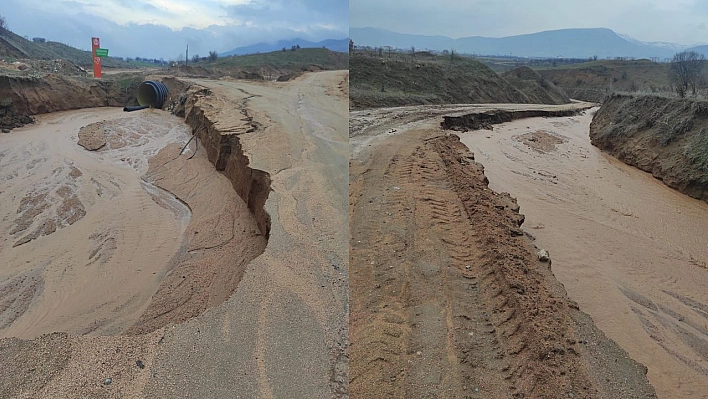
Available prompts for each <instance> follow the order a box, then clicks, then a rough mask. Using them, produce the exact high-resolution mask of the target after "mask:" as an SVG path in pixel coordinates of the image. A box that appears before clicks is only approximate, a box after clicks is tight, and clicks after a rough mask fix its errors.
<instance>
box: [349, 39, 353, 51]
mask: <svg viewBox="0 0 708 399" xmlns="http://www.w3.org/2000/svg"><path fill="white" fill-rule="evenodd" d="M353 52H354V41H352V39H349V54H351V53H353Z"/></svg>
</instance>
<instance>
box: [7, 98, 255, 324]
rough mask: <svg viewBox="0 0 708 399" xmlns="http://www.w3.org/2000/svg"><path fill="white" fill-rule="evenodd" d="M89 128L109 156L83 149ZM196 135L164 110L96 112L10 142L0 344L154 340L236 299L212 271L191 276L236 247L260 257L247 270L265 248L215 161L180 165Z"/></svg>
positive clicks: (67, 116)
mask: <svg viewBox="0 0 708 399" xmlns="http://www.w3.org/2000/svg"><path fill="white" fill-rule="evenodd" d="M87 127H88V128H89V129H92V130H94V131H96V132H100V134H101V135H102V136H103V138H104V140H103V142H102V144H101V145H98V146H95V147H93V149H96V150H97V151H93V152H90V151H87V150H86V149H84V148H83V147H81V146H79V145H78V144H77V142H78V141H79V138H78V135H79V132H80V131H84V130H85V129H87ZM189 135H190V132H189V128H188V127H187V126H186V125H185V124H184V123H183V122H182V121H181V120H180V118H176V117H173V116H170V115H169V114H167V113H165V112H162V111H156V110H148V111H144V112H140V113H133V114H125V113H123V112H122V110H120V109H91V110H82V111H72V112H62V113H57V114H51V115H46V116H42V117H40V118H39V119H38V124H37V125H35V126H32V127H25V128H22V129H17V130H15V131H13V132H12V133H11V134H8V135H4V136H3V137H2V138H1V139H2V140H1V141H2V146H1V147H0V148H1V149H0V182H2V185H1V186H0V231H2V232H3V233H2V237H1V238H0V258H1V259H2V260H3V261H2V267H0V337H18V338H35V337H37V336H40V335H42V334H47V333H51V332H54V331H62V332H67V333H70V334H77V335H82V334H93V335H115V334H121V333H125V332H126V331H128V330H129V329H130V328H131V326H132V329H133V330H134V331H148V330H150V331H152V330H154V329H155V328H157V327H158V326H162V325H164V324H167V322H178V321H182V320H183V319H185V318H188V317H191V316H194V315H196V314H198V313H199V312H201V311H203V310H204V309H205V308H206V307H207V306H213V305H214V304H218V303H220V301H223V300H224V297H225V296H228V294H230V293H231V292H232V291H233V287H229V288H225V287H218V286H216V287H214V284H213V281H212V279H216V280H218V281H221V282H223V284H224V285H229V284H231V285H233V284H234V282H233V281H228V279H224V278H223V276H218V273H216V272H213V273H211V274H210V272H209V270H210V268H209V267H202V268H201V269H200V271H199V272H195V271H192V270H191V269H192V268H193V267H195V265H199V264H201V263H204V262H208V263H209V265H211V267H212V268H214V267H219V266H223V265H220V264H219V262H217V261H215V260H214V258H217V259H221V258H224V257H226V256H229V255H232V254H233V250H229V248H230V246H233V245H236V246H239V247H240V248H248V249H249V250H251V249H252V251H249V250H244V252H245V253H244V254H240V255H243V256H242V258H243V259H246V262H247V261H248V260H250V259H252V258H253V257H255V256H257V254H258V253H260V252H262V250H263V248H264V247H265V240H264V238H263V237H260V233H259V232H258V229H257V227H255V224H254V222H253V218H252V217H250V218H249V217H248V216H249V212H248V211H247V208H245V205H244V204H243V201H240V198H238V196H237V195H236V194H235V193H234V192H233V189H232V188H231V186H230V183H229V181H228V180H227V179H226V178H224V177H223V176H219V175H218V174H217V173H216V172H215V171H214V170H213V167H212V166H211V165H210V164H209V163H208V161H207V160H206V156H205V155H204V154H202V156H201V157H195V158H194V159H193V160H192V161H190V162H191V163H190V164H189V165H187V164H186V163H185V161H186V158H187V156H188V155H184V156H182V157H181V158H179V157H178V156H177V152H178V151H179V149H181V148H182V146H183V145H184V144H185V143H186V141H187V140H188V138H189ZM170 145H171V146H170ZM165 147H168V148H167V149H165V150H163V151H160V150H161V149H163V148H165ZM174 147H178V148H177V149H176V150H175V149H174ZM190 155H191V154H190ZM198 155H199V154H198ZM166 158H168V159H166ZM168 161H173V162H172V163H171V164H169V166H168V165H167V163H168ZM176 196H179V197H180V198H177V197H176ZM217 196H218V197H220V198H222V200H220V201H218V203H214V202H215V198H216V197H217ZM231 199H232V200H231ZM239 201H240V203H239ZM239 207H240V208H239ZM207 209H209V212H207ZM243 209H246V211H245V212H243ZM237 210H240V211H241V212H238V211H237ZM207 213H208V215H207ZM224 213H227V214H229V215H230V217H229V218H220V216H222V214H224ZM234 215H239V216H234ZM215 220H216V221H215ZM205 225H208V226H209V228H202V227H205ZM200 230H201V231H200ZM254 230H255V232H254ZM198 234H201V235H198ZM241 237H255V240H254V242H251V241H249V239H247V238H244V239H243V240H241ZM241 241H243V242H241ZM234 243H235V244H234ZM214 247H218V248H219V251H218V252H219V253H220V255H219V256H215V255H214V254H213V253H209V249H210V248H214ZM239 259H241V258H239ZM207 260H208V261H207ZM222 263H223V262H222ZM226 270H228V268H227V269H226ZM175 271H177V272H179V274H180V275H179V276H176V273H175ZM171 272H172V273H171ZM222 273H223V271H222ZM215 274H216V275H215ZM204 275H207V276H208V278H204ZM235 275H236V277H232V278H233V279H236V280H238V279H239V277H240V275H239V274H238V273H236V274H235ZM197 277H200V278H202V280H204V279H206V281H202V280H200V279H198V278H197ZM175 279H178V282H179V283H176V282H175V281H174V280H175ZM166 285H168V286H169V287H171V288H165V286H166ZM185 286H186V287H189V288H180V287H185ZM195 287H196V288H195ZM204 287H210V289H209V290H206V291H208V292H209V293H210V295H206V294H201V293H202V292H203V291H205V288H204ZM185 290H188V291H189V295H184V291H185ZM175 292H177V293H180V294H175ZM205 296H206V297H208V298H204V297H205ZM175 297H177V298H175ZM169 301H171V302H172V305H171V306H168V305H165V304H164V302H169ZM177 308H179V309H180V310H176V309H177ZM158 309H159V310H158ZM155 313H160V315H161V316H162V318H158V317H156V316H155ZM145 318H149V319H150V320H151V321H150V324H149V325H147V324H148V323H147V322H146V321H145V320H144V319H145ZM136 322H138V324H136Z"/></svg>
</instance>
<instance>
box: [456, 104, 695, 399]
mask: <svg viewBox="0 0 708 399" xmlns="http://www.w3.org/2000/svg"><path fill="white" fill-rule="evenodd" d="M591 119H592V112H588V113H587V114H585V115H581V116H575V117H568V118H553V119H542V118H533V119H526V120H519V121H515V122H510V123H506V124H503V125H497V126H495V127H494V131H485V130H481V131H475V132H468V133H463V134H461V138H462V142H463V143H465V144H466V145H467V146H468V147H469V148H470V150H471V151H473V152H474V153H475V155H476V159H477V160H478V161H480V162H481V163H482V164H484V165H485V167H486V174H487V176H488V177H489V180H490V188H492V189H494V190H497V191H507V192H509V193H511V195H512V196H514V197H517V199H518V203H519V205H520V206H521V211H522V212H523V213H524V214H525V215H526V222H525V226H526V230H527V231H528V232H529V233H531V234H532V235H533V236H535V237H536V245H537V246H539V247H543V248H546V249H548V250H549V251H550V253H551V255H552V258H553V270H554V273H555V275H556V276H557V277H558V279H559V280H560V281H561V282H562V283H563V284H564V285H565V287H566V289H567V290H568V293H569V295H570V297H571V298H572V299H574V300H576V301H577V302H578V303H579V305H580V309H582V310H583V311H585V312H587V313H588V314H590V315H591V316H592V317H593V319H594V320H595V322H596V323H597V325H598V327H600V328H601V329H602V330H603V331H604V332H605V333H606V334H607V335H608V336H609V337H610V338H612V339H613V340H615V341H616V342H617V343H618V344H619V345H620V346H622V348H624V349H625V350H627V351H628V352H629V354H630V355H631V356H632V358H634V359H636V360H637V361H639V362H641V363H642V364H644V365H646V366H647V367H648V369H649V373H648V377H649V380H650V382H651V383H652V385H653V386H654V387H655V388H656V391H657V394H658V396H659V397H660V398H707V397H708V290H706V287H708V266H707V265H708V238H707V235H706V231H705V229H706V226H708V204H706V203H705V202H702V201H698V200H694V199H692V198H689V197H687V196H685V195H683V194H680V193H678V192H677V191H675V190H673V189H670V188H668V187H666V186H665V185H664V184H662V182H661V181H659V180H657V179H654V178H653V177H652V176H651V175H649V174H647V173H644V172H642V171H640V170H638V169H636V168H633V167H630V166H627V165H625V164H624V163H622V162H619V161H617V160H616V159H614V158H612V157H610V156H607V155H604V154H602V153H601V152H600V151H599V150H598V149H597V148H595V147H593V146H592V145H591V144H590V139H589V136H588V132H589V125H590V121H591Z"/></svg>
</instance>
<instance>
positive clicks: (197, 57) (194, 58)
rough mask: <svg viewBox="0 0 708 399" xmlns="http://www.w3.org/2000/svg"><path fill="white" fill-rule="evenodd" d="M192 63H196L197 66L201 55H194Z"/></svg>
mask: <svg viewBox="0 0 708 399" xmlns="http://www.w3.org/2000/svg"><path fill="white" fill-rule="evenodd" d="M192 62H193V63H195V64H196V63H197V62H199V54H194V55H193V56H192Z"/></svg>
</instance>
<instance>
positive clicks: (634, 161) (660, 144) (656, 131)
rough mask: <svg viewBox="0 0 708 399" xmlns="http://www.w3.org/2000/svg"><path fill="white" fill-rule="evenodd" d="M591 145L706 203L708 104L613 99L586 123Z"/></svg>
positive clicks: (707, 183) (616, 97)
mask: <svg viewBox="0 0 708 399" xmlns="http://www.w3.org/2000/svg"><path fill="white" fill-rule="evenodd" d="M590 139H591V141H592V144H593V145H594V146H596V147H598V148H600V149H601V150H603V151H606V152H608V153H609V154H611V155H612V156H614V157H615V158H618V159H620V160H622V161H624V162H625V163H627V164H629V165H633V166H636V167H638V168H639V169H642V170H644V171H647V172H650V173H651V174H652V175H653V176H654V177H656V178H657V179H660V180H662V181H663V182H664V183H665V184H666V185H667V186H669V187H672V188H674V189H676V190H678V191H680V192H682V193H684V194H686V195H689V196H691V197H693V198H697V199H701V200H704V201H708V102H707V101H698V100H689V99H669V98H664V97H657V96H627V95H613V96H611V97H610V98H608V100H607V101H605V103H604V104H603V105H602V107H601V108H600V109H599V110H598V111H597V113H596V114H595V117H594V118H593V121H592V123H591V124H590Z"/></svg>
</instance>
